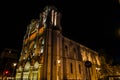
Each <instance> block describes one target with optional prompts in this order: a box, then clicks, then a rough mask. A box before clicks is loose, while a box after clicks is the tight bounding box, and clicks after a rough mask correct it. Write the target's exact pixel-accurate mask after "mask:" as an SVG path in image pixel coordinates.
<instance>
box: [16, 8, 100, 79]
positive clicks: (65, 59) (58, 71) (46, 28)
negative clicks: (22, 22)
mask: <svg viewBox="0 0 120 80" xmlns="http://www.w3.org/2000/svg"><path fill="white" fill-rule="evenodd" d="M60 21H61V14H60V12H59V11H58V10H57V9H56V7H54V6H46V7H45V8H44V9H43V11H42V12H41V13H40V18H39V19H33V20H31V23H30V24H29V25H28V26H27V31H26V34H25V36H24V39H23V46H22V50H21V56H20V59H19V63H18V66H17V69H16V80H69V79H71V80H73V79H75V80H87V79H89V80H98V77H99V74H98V73H99V71H98V70H97V68H98V67H99V66H100V60H99V56H98V53H97V52H96V51H94V50H91V49H90V48H88V47H86V46H84V45H81V44H80V43H78V42H75V41H73V40H71V39H69V38H67V37H65V36H63V35H62V26H61V24H60V23H61V22H60ZM86 62H90V66H89V63H86ZM87 65H88V67H87Z"/></svg>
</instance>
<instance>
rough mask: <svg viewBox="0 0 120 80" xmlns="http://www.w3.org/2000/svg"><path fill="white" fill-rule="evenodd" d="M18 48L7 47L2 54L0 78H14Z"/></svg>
mask: <svg viewBox="0 0 120 80" xmlns="http://www.w3.org/2000/svg"><path fill="white" fill-rule="evenodd" d="M17 63H18V50H16V49H12V48H5V49H4V50H3V51H2V52H1V54H0V80H8V79H14V77H15V68H16V65H17Z"/></svg>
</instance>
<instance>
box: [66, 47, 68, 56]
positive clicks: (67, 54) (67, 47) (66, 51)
mask: <svg viewBox="0 0 120 80" xmlns="http://www.w3.org/2000/svg"><path fill="white" fill-rule="evenodd" d="M65 54H66V56H68V47H67V46H66V45H65Z"/></svg>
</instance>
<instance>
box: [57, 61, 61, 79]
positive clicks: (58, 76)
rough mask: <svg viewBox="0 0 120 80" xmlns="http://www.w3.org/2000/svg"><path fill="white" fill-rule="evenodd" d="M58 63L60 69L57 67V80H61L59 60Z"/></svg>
mask: <svg viewBox="0 0 120 80" xmlns="http://www.w3.org/2000/svg"><path fill="white" fill-rule="evenodd" d="M57 63H58V67H57V72H58V74H57V80H60V63H61V61H60V60H59V59H58V60H57Z"/></svg>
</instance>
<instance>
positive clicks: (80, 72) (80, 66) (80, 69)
mask: <svg viewBox="0 0 120 80" xmlns="http://www.w3.org/2000/svg"><path fill="white" fill-rule="evenodd" d="M78 68H79V73H81V65H80V64H79V66H78Z"/></svg>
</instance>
